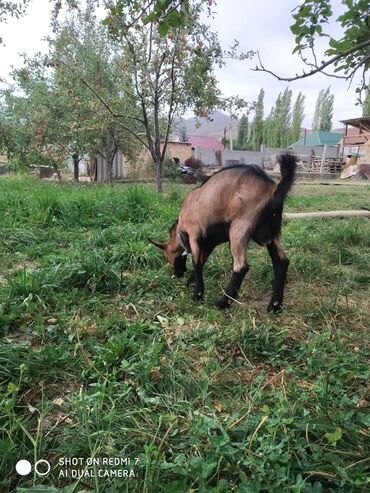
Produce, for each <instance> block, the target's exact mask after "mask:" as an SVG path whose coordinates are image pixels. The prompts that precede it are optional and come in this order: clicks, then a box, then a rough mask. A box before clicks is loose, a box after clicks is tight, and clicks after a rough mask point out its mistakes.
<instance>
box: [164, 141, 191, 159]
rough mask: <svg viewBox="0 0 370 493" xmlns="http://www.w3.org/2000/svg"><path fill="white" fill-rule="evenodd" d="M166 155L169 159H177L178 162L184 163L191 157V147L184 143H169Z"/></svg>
mask: <svg viewBox="0 0 370 493" xmlns="http://www.w3.org/2000/svg"><path fill="white" fill-rule="evenodd" d="M166 154H167V156H168V157H169V158H170V159H172V158H174V157H178V158H179V159H180V161H185V160H186V159H188V158H189V157H191V156H192V151H191V145H190V144H187V143H184V142H169V143H168V144H167V150H166Z"/></svg>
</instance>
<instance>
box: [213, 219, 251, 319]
mask: <svg viewBox="0 0 370 493" xmlns="http://www.w3.org/2000/svg"><path fill="white" fill-rule="evenodd" d="M243 226H245V225H243ZM247 239H248V236H247V233H246V232H245V230H244V231H243V230H242V227H241V225H238V224H236V223H234V227H233V228H232V229H231V230H230V251H231V255H232V257H233V273H232V276H231V279H230V282H229V284H228V286H227V288H226V289H225V294H224V295H223V296H222V297H221V298H220V299H219V301H218V302H217V306H218V308H221V309H224V308H228V307H229V306H230V303H231V302H232V300H233V299H235V298H237V297H238V295H239V289H240V286H241V284H242V282H243V279H244V277H245V275H246V273H247V272H248V270H249V266H248V264H247V262H246V259H245V249H246V244H247Z"/></svg>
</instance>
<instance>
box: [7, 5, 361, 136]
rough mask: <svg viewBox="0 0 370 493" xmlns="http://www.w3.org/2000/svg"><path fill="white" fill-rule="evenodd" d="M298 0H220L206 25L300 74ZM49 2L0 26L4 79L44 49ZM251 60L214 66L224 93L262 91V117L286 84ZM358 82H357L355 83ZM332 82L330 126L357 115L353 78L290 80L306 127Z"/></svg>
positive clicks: (252, 96)
mask: <svg viewBox="0 0 370 493" xmlns="http://www.w3.org/2000/svg"><path fill="white" fill-rule="evenodd" d="M298 3H299V0H279V1H277V0H257V1H256V0H219V1H218V5H217V7H216V10H217V13H216V15H215V18H214V19H213V20H212V21H210V24H211V28H212V29H213V30H214V31H217V32H218V33H219V37H220V40H221V42H222V44H223V46H224V47H227V46H228V45H229V44H231V43H232V41H233V40H234V39H235V38H236V39H238V40H239V41H240V46H241V48H242V49H243V50H244V51H248V50H258V51H259V53H260V56H261V59H262V62H263V64H264V65H265V67H266V68H269V69H270V70H273V71H274V72H276V73H278V74H279V75H284V76H291V75H294V74H296V73H297V72H299V69H300V67H301V66H302V65H301V63H300V59H299V57H298V56H297V55H292V54H291V53H292V50H293V48H294V37H293V35H292V33H291V32H290V29H289V26H290V25H291V24H292V17H291V10H292V9H293V8H294V7H295V6H296V5H297V4H298ZM332 3H333V6H334V8H335V10H336V13H338V15H339V13H340V9H341V7H342V6H341V2H340V0H333V2H332ZM50 10H51V9H50V4H49V2H48V0H33V1H32V3H31V6H30V7H29V9H28V11H27V15H26V16H25V17H24V18H22V19H10V20H9V21H8V23H7V24H1V25H0V27H1V35H2V37H3V39H4V42H5V46H1V47H0V77H2V78H6V77H8V74H9V71H10V66H11V65H15V66H19V65H20V64H21V59H20V57H19V55H18V54H19V53H22V52H26V53H28V54H30V55H31V54H33V53H36V52H37V51H43V50H45V49H46V44H45V42H43V41H42V38H43V37H44V36H46V35H47V34H48V33H49V18H50ZM330 29H331V33H333V34H334V35H336V37H340V28H339V26H338V25H336V24H335V23H333V24H332V25H331V26H330ZM255 64H256V61H244V62H229V63H228V64H227V66H226V68H224V69H221V70H217V77H218V80H219V85H220V88H221V90H222V91H223V93H224V94H225V95H226V96H231V95H235V94H238V95H239V96H241V97H243V98H245V99H247V100H256V99H257V97H258V93H259V91H260V89H261V88H262V87H263V88H264V90H265V116H267V115H268V113H269V112H270V109H271V106H272V105H273V104H274V102H275V100H276V97H277V95H278V93H279V92H280V91H283V90H284V89H285V87H286V86H287V83H286V82H279V81H277V80H276V79H274V78H273V77H272V76H270V75H268V74H265V73H262V72H253V71H251V68H252V67H253V66H255ZM357 82H358V81H357ZM329 85H330V86H331V90H332V92H333V94H334V95H335V100H334V118H333V127H340V126H342V125H341V124H340V123H339V121H340V120H342V119H345V118H351V117H356V116H360V115H361V108H360V107H359V106H355V102H356V97H355V88H356V81H354V83H353V84H352V86H351V87H350V88H348V82H346V81H344V80H339V79H334V78H328V77H325V76H324V75H321V74H318V75H316V76H313V77H309V78H307V79H302V80H299V81H295V82H291V83H290V84H289V87H290V88H291V89H292V90H293V101H294V99H295V97H296V96H297V94H298V93H299V91H302V93H303V94H305V96H306V104H305V114H306V117H305V120H304V126H305V127H307V128H310V127H311V123H312V117H313V113H314V108H315V102H316V98H317V95H318V93H319V91H320V90H321V89H326V88H327V87H328V86H329Z"/></svg>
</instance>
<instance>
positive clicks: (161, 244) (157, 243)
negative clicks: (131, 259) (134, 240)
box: [148, 238, 168, 250]
mask: <svg viewBox="0 0 370 493" xmlns="http://www.w3.org/2000/svg"><path fill="white" fill-rule="evenodd" d="M148 240H149V241H150V243H153V245H155V246H157V247H158V248H160V249H161V250H166V248H167V245H168V243H167V242H162V241H156V240H151V239H150V238H148Z"/></svg>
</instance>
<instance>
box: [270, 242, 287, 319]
mask: <svg viewBox="0 0 370 493" xmlns="http://www.w3.org/2000/svg"><path fill="white" fill-rule="evenodd" d="M267 250H268V252H269V254H270V257H271V260H272V266H273V269H274V277H275V279H274V282H273V289H272V296H271V301H270V303H269V304H268V306H267V311H269V312H270V311H273V312H277V311H278V310H279V309H280V308H281V305H282V303H283V297H284V287H285V282H286V276H287V271H288V266H289V259H288V257H287V256H286V255H285V252H284V250H283V247H282V246H281V243H280V240H279V239H278V238H274V239H273V240H272V242H271V243H269V244H268V245H267Z"/></svg>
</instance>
